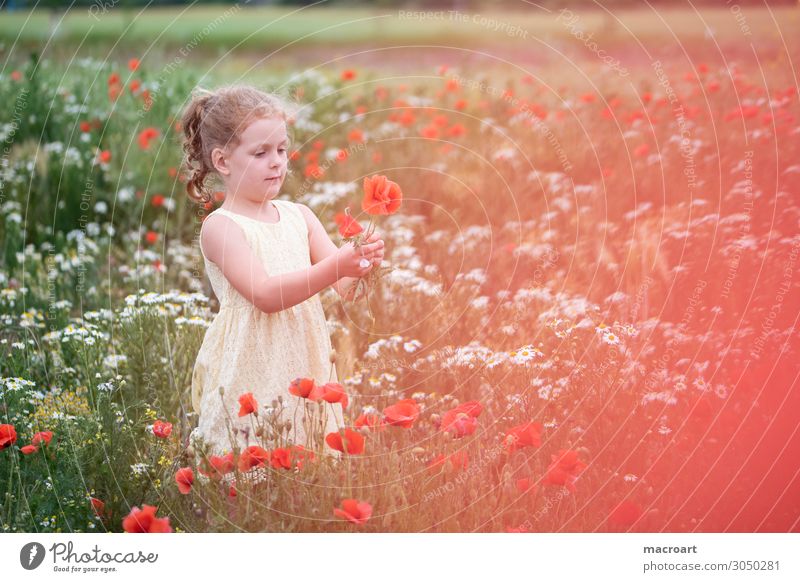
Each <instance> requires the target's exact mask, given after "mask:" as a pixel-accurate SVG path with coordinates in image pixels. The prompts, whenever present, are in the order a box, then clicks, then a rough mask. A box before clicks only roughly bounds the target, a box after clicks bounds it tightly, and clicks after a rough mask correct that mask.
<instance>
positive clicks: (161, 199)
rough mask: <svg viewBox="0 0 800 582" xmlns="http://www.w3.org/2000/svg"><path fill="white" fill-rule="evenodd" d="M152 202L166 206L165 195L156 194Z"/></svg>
mask: <svg viewBox="0 0 800 582" xmlns="http://www.w3.org/2000/svg"><path fill="white" fill-rule="evenodd" d="M150 203H151V204H152V205H153V206H155V207H156V208H158V207H159V206H164V197H163V196H162V195H161V194H154V195H153V198H151V200H150Z"/></svg>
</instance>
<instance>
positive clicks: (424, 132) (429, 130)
mask: <svg viewBox="0 0 800 582" xmlns="http://www.w3.org/2000/svg"><path fill="white" fill-rule="evenodd" d="M419 134H420V135H421V136H422V137H425V138H428V139H437V138H438V137H439V128H437V127H436V126H435V125H426V126H425V127H423V128H422V129H420V130H419Z"/></svg>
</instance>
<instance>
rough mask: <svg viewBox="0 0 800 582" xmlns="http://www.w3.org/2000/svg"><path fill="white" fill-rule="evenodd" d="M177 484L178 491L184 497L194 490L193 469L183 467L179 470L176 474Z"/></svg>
mask: <svg viewBox="0 0 800 582" xmlns="http://www.w3.org/2000/svg"><path fill="white" fill-rule="evenodd" d="M175 482H176V483H177V484H178V491H180V492H181V493H183V494H184V495H186V494H188V493H189V491H191V490H192V483H194V471H192V469H191V467H183V468H182V469H178V471H177V472H176V473H175Z"/></svg>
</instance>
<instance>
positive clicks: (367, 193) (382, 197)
mask: <svg viewBox="0 0 800 582" xmlns="http://www.w3.org/2000/svg"><path fill="white" fill-rule="evenodd" d="M402 201H403V192H402V190H400V186H398V185H397V184H396V183H395V182H392V181H391V180H389V179H387V178H386V176H382V175H375V176H369V177H367V178H364V198H363V200H362V201H361V208H362V209H363V210H364V212H366V213H367V214H394V213H395V212H397V209H398V208H400V204H401V203H402Z"/></svg>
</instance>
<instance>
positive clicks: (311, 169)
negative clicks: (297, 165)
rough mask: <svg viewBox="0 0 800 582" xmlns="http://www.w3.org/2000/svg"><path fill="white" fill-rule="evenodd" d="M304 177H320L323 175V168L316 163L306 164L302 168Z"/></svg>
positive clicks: (316, 178) (317, 178)
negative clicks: (304, 167) (303, 168)
mask: <svg viewBox="0 0 800 582" xmlns="http://www.w3.org/2000/svg"><path fill="white" fill-rule="evenodd" d="M304 172H305V177H306V178H314V179H315V180H319V179H321V178H322V177H323V176H325V170H323V169H322V168H320V167H319V165H317V164H308V165H307V166H306V169H305V170H304Z"/></svg>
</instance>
